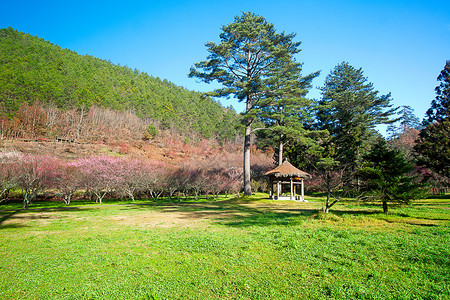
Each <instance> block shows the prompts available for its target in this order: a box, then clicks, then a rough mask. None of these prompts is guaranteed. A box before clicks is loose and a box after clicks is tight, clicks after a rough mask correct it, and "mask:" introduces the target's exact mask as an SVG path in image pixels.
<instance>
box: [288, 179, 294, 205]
mask: <svg viewBox="0 0 450 300" xmlns="http://www.w3.org/2000/svg"><path fill="white" fill-rule="evenodd" d="M293 192H294V181H293V179H292V177H291V195H290V198H289V199H290V200H292V193H293Z"/></svg>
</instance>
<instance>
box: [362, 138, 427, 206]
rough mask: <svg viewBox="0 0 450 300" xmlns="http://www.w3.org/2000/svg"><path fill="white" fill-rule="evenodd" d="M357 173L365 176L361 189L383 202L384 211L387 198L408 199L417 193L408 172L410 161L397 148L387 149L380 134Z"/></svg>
mask: <svg viewBox="0 0 450 300" xmlns="http://www.w3.org/2000/svg"><path fill="white" fill-rule="evenodd" d="M364 158H365V159H366V161H365V163H364V165H363V166H362V167H361V168H360V169H359V175H360V176H361V178H362V179H364V180H365V185H364V189H365V190H366V191H367V192H369V194H371V195H372V197H373V198H374V199H377V200H380V201H381V202H382V204H383V212H384V213H387V212H388V203H389V202H399V203H409V202H410V200H412V199H415V198H417V197H418V196H419V194H420V190H419V187H418V185H417V184H416V183H415V178H414V177H412V176H410V175H408V173H410V172H411V171H412V170H413V169H414V164H412V163H411V162H409V161H408V160H407V159H405V157H404V155H403V154H402V153H401V152H400V151H399V150H397V149H389V146H388V144H387V143H386V141H385V140H384V139H382V138H380V139H379V140H378V142H377V143H376V144H375V145H374V146H373V148H372V149H371V151H370V152H369V153H368V154H367V155H365V157H364Z"/></svg>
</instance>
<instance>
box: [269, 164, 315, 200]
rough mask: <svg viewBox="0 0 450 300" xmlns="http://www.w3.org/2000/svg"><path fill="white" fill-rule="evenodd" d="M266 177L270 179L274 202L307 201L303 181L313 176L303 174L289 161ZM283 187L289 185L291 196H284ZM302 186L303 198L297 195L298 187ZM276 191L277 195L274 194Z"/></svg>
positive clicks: (271, 195)
mask: <svg viewBox="0 0 450 300" xmlns="http://www.w3.org/2000/svg"><path fill="white" fill-rule="evenodd" d="M264 175H266V176H269V178H270V198H271V199H273V200H299V201H305V197H304V185H303V180H304V179H309V178H311V175H310V174H308V173H306V172H303V171H301V170H299V169H297V168H296V167H294V166H293V165H291V164H290V163H289V162H288V161H287V160H286V161H285V162H284V163H282V164H281V165H279V166H278V167H276V168H275V169H273V170H271V171H269V172H266V173H265V174H264ZM283 185H289V187H290V195H289V196H282V194H283ZM297 185H301V196H297V195H296V186H297ZM274 190H276V193H274Z"/></svg>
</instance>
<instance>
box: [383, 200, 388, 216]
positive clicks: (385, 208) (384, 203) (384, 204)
mask: <svg viewBox="0 0 450 300" xmlns="http://www.w3.org/2000/svg"><path fill="white" fill-rule="evenodd" d="M383 213H385V214H387V213H388V206H387V202H386V201H383Z"/></svg>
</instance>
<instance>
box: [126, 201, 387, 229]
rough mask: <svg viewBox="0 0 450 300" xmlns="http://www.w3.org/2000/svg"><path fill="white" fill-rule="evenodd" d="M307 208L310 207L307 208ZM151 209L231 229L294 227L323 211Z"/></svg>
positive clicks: (248, 206)
mask: <svg viewBox="0 0 450 300" xmlns="http://www.w3.org/2000/svg"><path fill="white" fill-rule="evenodd" d="M305 206H307V205H305ZM143 207H145V206H143V205H137V206H134V205H133V206H131V205H130V206H129V207H128V209H142V208H143ZM147 207H151V209H152V210H155V211H158V212H159V213H179V214H180V216H179V218H180V219H192V220H195V219H209V220H211V221H212V222H214V223H216V224H221V225H226V226H232V227H249V226H272V225H283V226H294V225H298V224H299V223H301V222H303V221H305V220H308V219H309V220H311V219H316V218H318V215H319V211H320V209H317V208H314V207H311V206H309V207H302V204H298V205H297V206H295V205H294V204H293V205H292V206H290V205H289V206H288V205H274V204H271V203H257V202H253V201H218V202H202V203H193V202H188V203H166V204H149V205H148V206H147ZM379 213H380V212H379V211H374V210H340V211H333V213H331V214H330V215H334V216H337V217H342V216H344V215H374V214H379Z"/></svg>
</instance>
